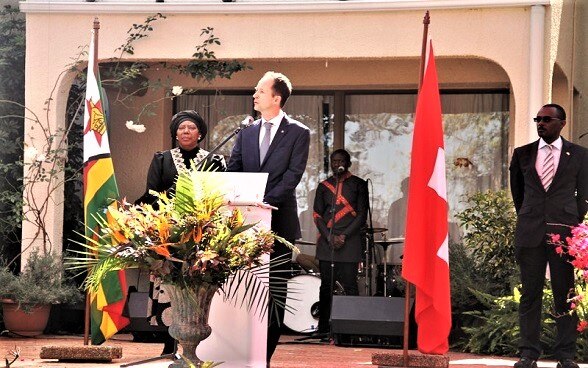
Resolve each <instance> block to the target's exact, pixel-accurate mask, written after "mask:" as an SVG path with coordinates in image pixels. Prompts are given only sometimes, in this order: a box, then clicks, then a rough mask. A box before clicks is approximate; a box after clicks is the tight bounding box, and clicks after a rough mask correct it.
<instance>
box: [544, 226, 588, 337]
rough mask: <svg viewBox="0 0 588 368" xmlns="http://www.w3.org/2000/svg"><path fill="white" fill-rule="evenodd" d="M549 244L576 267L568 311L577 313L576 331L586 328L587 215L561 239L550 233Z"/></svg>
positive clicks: (587, 304) (587, 299)
mask: <svg viewBox="0 0 588 368" xmlns="http://www.w3.org/2000/svg"><path fill="white" fill-rule="evenodd" d="M549 242H550V243H551V244H553V245H554V246H555V251H556V252H557V253H558V254H560V255H561V256H568V257H569V262H570V263H571V264H572V265H573V266H574V268H575V269H576V286H575V289H574V290H570V293H569V294H568V295H569V296H568V302H569V303H570V308H571V311H570V313H577V315H578V318H579V323H578V327H577V330H578V332H580V333H581V332H584V331H586V330H587V329H588V298H586V295H587V292H588V288H587V285H586V282H587V281H588V216H586V218H584V221H583V222H582V223H580V224H578V225H577V226H573V227H571V236H568V237H566V239H565V241H564V240H562V239H561V235H560V234H550V241H549Z"/></svg>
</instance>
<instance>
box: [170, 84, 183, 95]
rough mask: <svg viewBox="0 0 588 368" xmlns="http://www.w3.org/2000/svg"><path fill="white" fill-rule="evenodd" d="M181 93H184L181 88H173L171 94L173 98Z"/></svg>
mask: <svg viewBox="0 0 588 368" xmlns="http://www.w3.org/2000/svg"><path fill="white" fill-rule="evenodd" d="M182 92H184V88H182V86H173V88H172V94H173V95H174V96H179V95H181V94H182Z"/></svg>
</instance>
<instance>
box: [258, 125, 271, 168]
mask: <svg viewBox="0 0 588 368" xmlns="http://www.w3.org/2000/svg"><path fill="white" fill-rule="evenodd" d="M263 127H264V128H265V134H264V136H263V140H262V141H261V146H259V164H260V165H261V164H262V163H263V159H264V158H265V155H266V154H267V150H268V149H269V146H270V140H271V138H272V123H270V122H269V121H266V122H265V123H263Z"/></svg>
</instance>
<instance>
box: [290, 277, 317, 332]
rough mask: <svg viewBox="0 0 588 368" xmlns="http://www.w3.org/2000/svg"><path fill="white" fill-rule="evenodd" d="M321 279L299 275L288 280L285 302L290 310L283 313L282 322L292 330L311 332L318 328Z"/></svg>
mask: <svg viewBox="0 0 588 368" xmlns="http://www.w3.org/2000/svg"><path fill="white" fill-rule="evenodd" d="M320 286H321V279H320V278H319V277H318V276H314V275H299V276H296V277H292V278H291V279H290V280H288V297H287V299H286V304H287V305H288V308H289V309H291V312H290V311H288V310H286V312H285V313H284V324H285V325H286V327H288V328H290V329H291V330H293V331H296V332H300V333H312V332H315V331H316V330H317V329H318V319H319V315H318V302H319V289H320Z"/></svg>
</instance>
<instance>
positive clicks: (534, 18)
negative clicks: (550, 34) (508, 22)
mask: <svg viewBox="0 0 588 368" xmlns="http://www.w3.org/2000/svg"><path fill="white" fill-rule="evenodd" d="M544 72H545V6H543V5H533V6H532V7H531V22H530V30H529V104H528V116H529V120H528V125H527V126H528V127H529V128H528V134H529V135H528V137H529V142H532V141H534V140H536V139H537V138H538V136H537V129H536V128H535V125H534V124H532V121H533V117H534V116H535V115H536V114H537V111H539V109H540V108H541V106H543V80H544V77H545V76H544Z"/></svg>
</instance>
